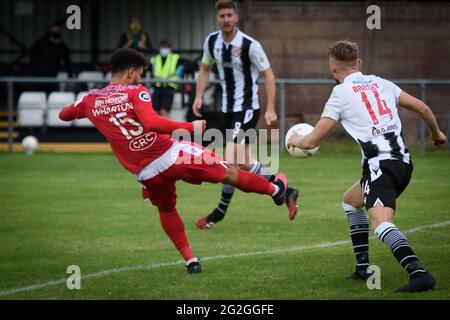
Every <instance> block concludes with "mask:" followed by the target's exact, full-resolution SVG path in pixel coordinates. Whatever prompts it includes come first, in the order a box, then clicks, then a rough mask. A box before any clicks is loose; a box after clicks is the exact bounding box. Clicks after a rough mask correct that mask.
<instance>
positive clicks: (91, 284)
mask: <svg viewBox="0 0 450 320" xmlns="http://www.w3.org/2000/svg"><path fill="white" fill-rule="evenodd" d="M359 157H360V153H359V150H358V148H357V146H356V145H355V144H352V145H335V144H326V145H323V146H322V147H321V149H320V150H319V152H318V153H317V155H316V156H315V157H314V158H312V159H308V160H295V159H293V158H290V157H288V156H286V155H284V156H282V158H281V171H282V172H285V173H286V175H287V176H288V178H289V182H290V184H291V185H293V186H298V187H300V189H301V192H302V195H301V200H300V201H301V202H300V208H299V210H300V212H299V215H298V217H297V219H296V220H295V221H293V222H291V221H289V220H288V218H287V211H286V208H285V207H284V206H283V207H275V206H274V205H273V203H272V200H271V199H270V198H268V197H263V196H259V195H253V194H245V193H242V192H236V193H235V196H234V198H233V201H232V204H231V206H230V208H229V211H228V215H227V217H226V218H225V220H224V221H223V222H221V223H219V224H217V225H216V226H215V227H214V229H213V230H206V231H205V230H199V229H197V228H196V227H195V220H196V218H197V217H199V216H201V215H205V214H207V213H209V211H210V210H211V209H212V208H213V207H214V206H215V205H216V202H217V201H218V197H219V193H220V185H211V184H203V185H201V186H192V185H188V184H186V183H183V182H179V183H178V184H177V188H178V211H179V212H180V215H181V216H182V217H183V219H184V222H185V226H186V230H187V234H188V237H189V240H190V242H191V245H192V247H193V249H194V251H195V252H196V254H197V255H198V256H199V257H200V258H202V265H203V269H204V272H203V273H202V274H199V275H194V276H190V275H187V274H186V271H185V268H184V266H183V264H182V262H181V261H180V256H179V255H178V252H177V251H176V250H175V248H174V247H173V246H172V244H171V242H170V241H169V239H168V238H167V236H166V235H165V233H164V232H163V230H162V228H161V226H160V224H159V218H158V214H157V211H156V209H155V208H153V207H151V206H149V205H148V204H146V203H144V202H142V201H141V197H140V186H139V185H138V184H137V183H136V181H135V180H134V177H133V176H132V175H130V174H129V173H127V172H126V171H125V170H124V169H122V168H121V167H120V165H119V164H118V162H117V161H116V160H115V158H114V157H113V155H112V154H70V155H69V154H54V153H38V154H35V155H33V156H31V157H30V156H25V155H22V154H7V153H0V256H1V260H0V299H449V298H450V272H449V267H448V266H449V265H450V223H447V224H446V222H448V221H450V215H449V213H450V212H449V195H450V167H449V163H450V162H449V161H450V153H449V152H448V151H434V152H429V153H428V154H427V155H426V156H425V157H420V156H419V155H418V154H417V152H413V162H414V166H415V169H414V173H413V178H412V181H411V183H410V186H409V187H408V189H407V190H406V191H405V192H404V194H403V195H402V196H401V197H400V199H399V200H398V211H397V216H396V221H395V223H396V225H397V226H398V227H399V228H400V229H401V230H402V231H408V230H409V231H411V232H410V233H408V234H407V237H408V239H409V241H410V243H411V244H412V246H413V249H414V250H415V251H416V253H417V255H418V256H419V258H420V259H421V261H422V262H423V264H424V266H425V267H426V268H427V269H429V270H430V271H431V272H432V273H433V275H434V276H435V277H436V279H437V286H436V288H435V290H434V291H432V292H426V293H421V294H406V295H405V294H403V295H398V294H394V293H393V291H394V290H395V289H396V288H398V287H400V286H402V285H404V284H405V283H406V282H407V275H406V273H405V272H404V271H402V269H401V267H400V266H399V265H398V263H397V262H396V261H395V259H394V257H393V256H392V255H391V253H390V251H389V250H388V248H387V247H386V246H385V245H384V244H382V243H380V242H379V240H377V239H372V240H371V241H370V262H371V264H376V265H378V266H379V267H380V268H381V290H368V289H367V287H366V284H365V282H352V281H348V280H345V276H346V275H348V274H350V273H351V272H352V271H353V268H354V258H353V252H352V247H351V245H350V242H349V239H350V237H349V232H348V224H347V221H346V217H345V215H344V213H343V210H342V207H341V199H342V194H343V192H344V191H345V190H346V189H347V187H348V186H350V185H351V184H352V183H354V182H355V181H356V180H357V179H358V178H359V177H360V171H361V169H360V163H359V161H360V159H359ZM436 224H438V225H437V226H436ZM430 225H435V227H433V228H428V227H427V228H422V227H426V226H430ZM418 227H419V228H418ZM70 265H77V266H79V267H80V269H81V289H80V290H68V289H67V287H66V279H67V277H68V276H69V274H67V273H66V269H67V267H68V266H70Z"/></svg>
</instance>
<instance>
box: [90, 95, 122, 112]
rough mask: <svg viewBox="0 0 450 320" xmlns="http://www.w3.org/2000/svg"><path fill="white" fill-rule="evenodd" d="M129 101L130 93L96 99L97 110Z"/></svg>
mask: <svg viewBox="0 0 450 320" xmlns="http://www.w3.org/2000/svg"><path fill="white" fill-rule="evenodd" d="M126 101H128V93H113V94H112V95H110V96H106V97H98V98H97V99H95V108H100V107H104V106H111V105H116V104H122V103H124V102H126Z"/></svg>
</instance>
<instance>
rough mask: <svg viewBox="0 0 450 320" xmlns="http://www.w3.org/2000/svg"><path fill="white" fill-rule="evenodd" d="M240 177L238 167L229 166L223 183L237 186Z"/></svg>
mask: <svg viewBox="0 0 450 320" xmlns="http://www.w3.org/2000/svg"><path fill="white" fill-rule="evenodd" d="M237 177H238V169H237V167H236V166H233V165H227V172H226V173H225V176H224V177H223V179H222V181H221V182H222V183H224V184H231V185H235V184H236V180H237Z"/></svg>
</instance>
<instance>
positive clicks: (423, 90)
mask: <svg viewBox="0 0 450 320" xmlns="http://www.w3.org/2000/svg"><path fill="white" fill-rule="evenodd" d="M392 81H393V82H394V83H396V84H399V85H402V84H404V85H418V86H419V87H420V99H421V100H422V101H424V102H426V101H427V86H428V85H450V79H448V80H447V79H445V80H428V79H415V80H410V79H400V80H392ZM88 82H95V83H104V84H106V83H108V80H102V81H98V80H97V81H86V80H79V79H56V78H36V77H0V83H3V84H5V85H6V91H7V105H8V151H9V152H12V147H13V140H14V139H13V117H14V109H15V108H14V85H15V84H16V83H28V84H29V83H55V84H60V83H80V84H85V83H88ZM155 82H162V83H165V82H168V81H167V80H164V79H157V78H146V79H144V80H143V83H144V84H145V85H146V86H147V87H150V85H151V83H155ZM171 82H176V83H178V84H195V83H196V82H195V80H193V79H192V80H177V81H171ZM210 83H216V84H217V83H220V82H219V81H218V80H215V81H211V82H210ZM259 83H260V84H262V83H263V81H259ZM333 84H335V81H333V80H331V79H277V80H276V85H277V94H278V98H279V101H278V106H279V120H280V121H279V123H280V141H279V143H280V150H281V151H282V152H284V150H285V148H284V137H285V134H286V126H285V119H286V86H289V85H333ZM448 121H449V124H448V130H447V137H449V135H450V114H449V120H448ZM419 132H420V138H419V141H420V154H421V155H424V154H425V148H426V143H427V142H426V125H425V123H424V121H423V120H421V121H420V131H419ZM449 146H450V145H449Z"/></svg>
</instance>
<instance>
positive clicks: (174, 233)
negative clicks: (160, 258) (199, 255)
mask: <svg viewBox="0 0 450 320" xmlns="http://www.w3.org/2000/svg"><path fill="white" fill-rule="evenodd" d="M159 219H160V221H161V226H162V227H163V229H164V231H165V232H166V234H167V235H168V236H169V238H170V240H172V242H173V244H174V245H175V247H176V248H177V250H178V251H179V252H180V254H181V255H182V256H183V258H184V260H185V261H188V260H190V259H192V258H194V257H195V256H194V254H193V253H192V250H191V247H190V246H189V241H188V239H187V237H186V233H185V231H184V223H183V220H181V217H180V216H179V215H178V212H177V210H176V209H171V210H167V211H162V210H159Z"/></svg>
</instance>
